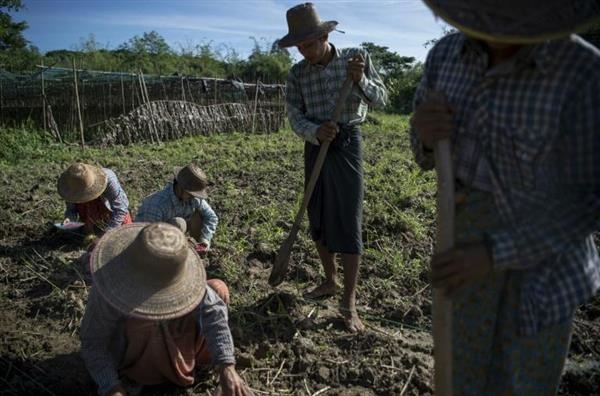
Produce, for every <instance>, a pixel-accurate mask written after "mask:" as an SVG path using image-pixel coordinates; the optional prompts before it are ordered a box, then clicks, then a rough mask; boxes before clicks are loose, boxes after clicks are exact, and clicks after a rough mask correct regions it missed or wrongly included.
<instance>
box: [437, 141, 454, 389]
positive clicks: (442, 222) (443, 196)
mask: <svg viewBox="0 0 600 396" xmlns="http://www.w3.org/2000/svg"><path fill="white" fill-rule="evenodd" d="M434 155H435V170H436V173H437V186H438V187H437V188H438V192H437V206H438V210H437V243H436V249H435V250H436V252H437V253H441V252H445V251H447V250H449V249H451V248H452V247H453V246H454V176H453V172H452V157H451V147H450V140H449V139H444V140H441V141H438V142H437V143H436V145H435V147H434ZM432 315H433V356H434V388H435V394H436V395H437V396H452V302H451V301H450V300H449V299H448V298H447V297H446V296H445V295H444V293H443V291H441V290H436V289H434V290H433V312H432Z"/></svg>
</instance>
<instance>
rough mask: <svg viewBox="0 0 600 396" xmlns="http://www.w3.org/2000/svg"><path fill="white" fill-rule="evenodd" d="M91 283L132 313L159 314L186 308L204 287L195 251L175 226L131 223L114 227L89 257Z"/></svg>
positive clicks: (151, 316) (188, 309)
mask: <svg viewBox="0 0 600 396" xmlns="http://www.w3.org/2000/svg"><path fill="white" fill-rule="evenodd" d="M90 270H91V273H92V279H93V281H94V287H95V288H96V289H97V290H98V292H99V293H100V295H101V296H102V297H103V298H104V299H105V300H106V301H107V302H108V303H109V304H110V305H112V306H113V307H114V308H116V309H117V310H119V311H120V312H122V313H123V314H125V315H127V316H131V317H136V318H140V319H149V320H162V319H172V318H177V317H181V316H183V315H185V314H187V313H189V312H191V311H192V310H193V309H194V308H195V307H196V306H197V305H198V304H199V303H200V301H201V300H202V298H203V297H204V293H205V291H206V273H205V272H204V265H202V260H201V259H200V257H198V254H196V252H195V251H194V249H192V248H191V247H190V245H189V244H188V243H187V240H186V237H185V235H184V234H183V232H181V231H180V230H179V229H178V228H177V227H175V226H172V225H170V224H166V223H151V224H148V223H133V224H128V225H124V226H121V227H118V228H115V229H113V230H111V231H109V232H108V233H106V234H105V235H104V236H103V237H102V238H101V239H100V240H99V241H98V244H97V245H96V247H95V248H94V250H93V251H92V253H91V257H90Z"/></svg>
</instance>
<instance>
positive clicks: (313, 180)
mask: <svg viewBox="0 0 600 396" xmlns="http://www.w3.org/2000/svg"><path fill="white" fill-rule="evenodd" d="M351 91H352V80H351V79H349V78H348V79H346V81H344V85H343V86H342V89H341V92H340V96H339V97H338V99H337V102H336V104H335V110H334V111H333V115H332V117H331V120H332V121H333V122H338V121H339V120H340V116H341V115H342V110H343V109H344V105H345V104H346V99H347V98H348V95H350V92H351ZM329 144H330V142H323V143H321V148H320V149H319V154H318V155H317V160H316V161H315V165H314V167H313V170H312V173H311V174H310V179H309V180H308V184H307V186H306V189H305V190H304V198H303V199H302V205H301V206H300V210H298V213H297V214H296V219H295V220H294V225H292V229H291V231H290V234H289V235H288V237H287V238H286V240H285V241H283V243H282V244H281V246H280V247H279V252H278V253H277V258H276V259H275V263H273V269H272V270H271V276H270V277H269V284H270V285H271V286H277V285H278V284H280V283H281V282H283V277H284V276H285V274H286V272H287V268H288V266H289V261H290V253H291V251H292V246H294V242H295V241H296V236H297V235H298V231H299V230H300V224H301V223H302V218H303V217H304V212H305V211H306V208H307V207H308V202H309V201H310V197H311V196H312V193H313V190H314V189H315V185H316V184H317V179H318V178H319V175H320V174H321V168H322V167H323V163H324V162H325V157H326V156H327V150H328V149H329Z"/></svg>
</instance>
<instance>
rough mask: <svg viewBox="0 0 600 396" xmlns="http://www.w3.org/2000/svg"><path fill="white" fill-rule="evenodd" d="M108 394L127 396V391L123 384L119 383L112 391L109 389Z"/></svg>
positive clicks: (109, 395)
mask: <svg viewBox="0 0 600 396" xmlns="http://www.w3.org/2000/svg"><path fill="white" fill-rule="evenodd" d="M106 395H107V396H126V395H127V392H125V389H123V387H122V386H121V385H117V386H115V387H114V388H112V389H111V390H110V391H108V393H107V394H106Z"/></svg>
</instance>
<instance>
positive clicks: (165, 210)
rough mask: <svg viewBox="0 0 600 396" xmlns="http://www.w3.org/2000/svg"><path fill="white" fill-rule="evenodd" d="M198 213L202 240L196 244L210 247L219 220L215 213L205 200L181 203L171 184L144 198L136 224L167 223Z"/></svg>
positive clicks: (198, 199) (197, 199) (196, 199)
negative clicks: (175, 218) (200, 219)
mask: <svg viewBox="0 0 600 396" xmlns="http://www.w3.org/2000/svg"><path fill="white" fill-rule="evenodd" d="M196 211H200V214H201V215H202V231H201V233H202V238H201V240H200V241H198V242H204V243H206V244H207V245H210V241H211V239H212V237H213V235H214V234H215V231H216V230H217V224H218V222H219V219H218V217H217V215H216V213H215V211H214V210H213V209H212V208H211V207H210V205H209V204H208V202H206V200H205V199H201V198H196V197H194V198H193V199H191V200H190V201H188V202H183V201H182V200H181V199H179V198H177V195H175V190H174V189H173V183H169V184H167V186H166V187H165V188H164V189H162V190H160V191H157V192H155V193H153V194H150V195H148V196H147V197H146V198H144V201H143V202H142V204H141V205H140V208H139V210H138V213H137V215H136V216H135V221H136V222H142V221H145V222H149V223H152V222H157V221H167V220H170V219H172V218H173V217H182V218H184V219H188V218H189V217H190V216H191V215H192V214H194V212H196Z"/></svg>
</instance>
